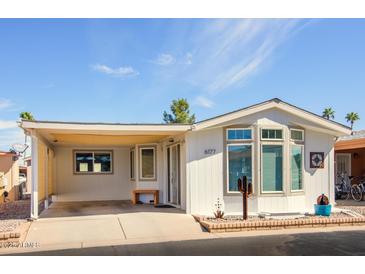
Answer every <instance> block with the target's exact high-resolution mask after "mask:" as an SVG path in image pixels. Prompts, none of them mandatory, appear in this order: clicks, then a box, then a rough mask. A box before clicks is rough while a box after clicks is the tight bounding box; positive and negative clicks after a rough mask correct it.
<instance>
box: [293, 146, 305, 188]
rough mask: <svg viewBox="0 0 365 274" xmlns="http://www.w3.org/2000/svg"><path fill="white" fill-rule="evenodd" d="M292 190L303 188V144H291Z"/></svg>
mask: <svg viewBox="0 0 365 274" xmlns="http://www.w3.org/2000/svg"><path fill="white" fill-rule="evenodd" d="M290 177H291V190H292V191H301V190H303V146H299V145H291V146H290Z"/></svg>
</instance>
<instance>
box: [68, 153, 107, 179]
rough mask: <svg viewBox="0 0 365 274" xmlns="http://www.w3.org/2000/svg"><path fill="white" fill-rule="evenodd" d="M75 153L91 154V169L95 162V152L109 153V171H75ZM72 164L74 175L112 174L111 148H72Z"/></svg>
mask: <svg viewBox="0 0 365 274" xmlns="http://www.w3.org/2000/svg"><path fill="white" fill-rule="evenodd" d="M77 153H91V154H92V155H93V169H94V164H95V153H96V154H109V155H110V171H101V172H95V171H87V172H82V171H76V165H77V163H76V162H77V161H76V154H77ZM73 162H74V164H73V166H74V174H75V175H95V174H96V175H104V174H106V175H107V174H113V151H112V150H74V151H73Z"/></svg>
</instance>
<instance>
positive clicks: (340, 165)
mask: <svg viewBox="0 0 365 274" xmlns="http://www.w3.org/2000/svg"><path fill="white" fill-rule="evenodd" d="M336 168H337V174H340V175H341V174H347V175H348V176H351V154H350V153H338V154H336Z"/></svg>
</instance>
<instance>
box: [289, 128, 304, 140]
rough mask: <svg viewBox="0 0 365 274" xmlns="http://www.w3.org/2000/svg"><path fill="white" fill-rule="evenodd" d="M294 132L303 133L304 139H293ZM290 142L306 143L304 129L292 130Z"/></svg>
mask: <svg viewBox="0 0 365 274" xmlns="http://www.w3.org/2000/svg"><path fill="white" fill-rule="evenodd" d="M293 131H297V132H301V133H302V139H293V136H292V132H293ZM290 140H291V141H294V142H304V140H305V135H304V130H303V129H297V128H292V129H290Z"/></svg>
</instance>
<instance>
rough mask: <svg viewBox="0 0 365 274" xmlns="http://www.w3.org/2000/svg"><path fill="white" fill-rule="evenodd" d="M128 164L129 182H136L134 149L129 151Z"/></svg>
mask: <svg viewBox="0 0 365 274" xmlns="http://www.w3.org/2000/svg"><path fill="white" fill-rule="evenodd" d="M132 153H133V161H132V157H131V155H132ZM129 164H130V165H131V166H130V167H129V177H130V178H129V179H130V180H131V181H135V180H136V150H135V149H134V148H132V149H131V150H130V151H129ZM132 165H133V166H132ZM132 167H133V170H132Z"/></svg>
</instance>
